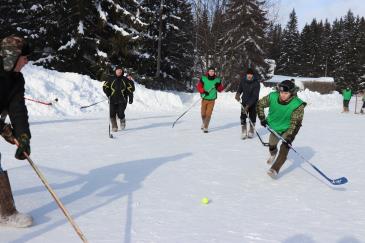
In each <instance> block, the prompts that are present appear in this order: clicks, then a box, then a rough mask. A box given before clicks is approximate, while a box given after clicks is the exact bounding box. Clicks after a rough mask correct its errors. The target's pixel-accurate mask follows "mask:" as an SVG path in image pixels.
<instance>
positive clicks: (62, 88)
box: [23, 64, 342, 117]
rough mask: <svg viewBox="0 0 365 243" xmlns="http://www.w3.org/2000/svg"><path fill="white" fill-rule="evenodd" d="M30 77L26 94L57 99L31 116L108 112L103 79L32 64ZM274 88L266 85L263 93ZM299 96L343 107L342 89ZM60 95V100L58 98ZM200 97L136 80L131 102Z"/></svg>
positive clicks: (225, 103) (178, 102) (169, 104)
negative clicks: (97, 79)
mask: <svg viewBox="0 0 365 243" xmlns="http://www.w3.org/2000/svg"><path fill="white" fill-rule="evenodd" d="M23 74H24V77H25V80H26V91H25V92H26V97H28V98H32V99H36V100H40V101H46V102H53V104H54V105H52V106H45V105H40V104H38V103H34V102H31V101H27V106H28V110H29V114H30V116H42V117H63V116H78V115H82V114H88V113H89V114H93V113H96V112H107V110H108V104H107V102H106V96H105V95H104V93H103V91H102V83H101V82H98V81H96V80H93V79H91V78H90V77H89V76H86V75H80V74H76V73H61V72H57V71H53V70H48V69H45V68H43V67H39V66H35V65H32V64H28V65H27V66H26V67H25V68H24V69H23ZM271 91H272V89H271V88H267V87H264V86H262V87H261V92H260V97H263V96H264V95H267V94H268V93H270V92H271ZM298 95H299V97H300V98H302V99H303V100H304V101H306V102H307V103H308V108H309V109H316V110H328V109H339V107H341V102H342V98H341V96H340V95H339V94H338V93H335V94H329V95H321V94H319V93H317V92H311V91H309V90H304V91H301V92H299V94H298ZM56 98H58V102H54V100H55V99H56ZM198 99H199V94H197V93H194V94H191V93H182V92H166V91H155V90H150V89H147V88H145V87H144V86H142V85H139V84H136V92H135V96H134V103H133V104H132V105H128V108H127V111H128V110H135V111H148V112H154V111H176V112H180V111H182V110H184V109H186V108H188V107H189V106H191V105H192V104H193V103H194V102H196V100H198ZM102 100H105V102H101V103H100V104H98V105H95V106H92V107H90V108H87V109H83V110H80V107H81V106H85V105H89V104H93V103H95V102H98V101H102ZM218 102H219V105H220V107H224V108H225V109H230V108H236V107H237V102H236V101H235V99H234V93H232V92H227V93H222V94H219V100H218Z"/></svg>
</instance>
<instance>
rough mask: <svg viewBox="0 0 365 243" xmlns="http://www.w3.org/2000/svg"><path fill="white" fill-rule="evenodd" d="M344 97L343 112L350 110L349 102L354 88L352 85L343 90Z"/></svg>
mask: <svg viewBox="0 0 365 243" xmlns="http://www.w3.org/2000/svg"><path fill="white" fill-rule="evenodd" d="M342 97H343V111H342V112H349V111H350V110H349V103H350V100H351V97H352V90H351V89H350V87H347V88H346V89H344V90H342Z"/></svg>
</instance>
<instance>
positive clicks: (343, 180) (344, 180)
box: [266, 126, 348, 186]
mask: <svg viewBox="0 0 365 243" xmlns="http://www.w3.org/2000/svg"><path fill="white" fill-rule="evenodd" d="M266 129H267V130H269V131H270V132H271V133H273V134H274V135H275V136H276V137H277V138H279V139H280V140H281V141H282V142H283V143H286V144H287V145H288V146H289V148H291V149H292V150H293V151H294V152H295V153H296V154H297V155H298V156H299V157H300V158H302V159H303V160H304V161H305V162H307V163H308V164H310V166H312V167H313V169H315V170H316V171H317V172H318V173H319V174H320V175H321V176H323V177H324V178H325V179H326V180H327V181H329V182H330V183H331V184H332V185H335V186H338V185H342V184H345V183H347V182H348V180H347V178H346V177H341V178H338V179H331V178H328V176H326V175H325V174H324V173H323V172H322V171H321V170H320V169H318V168H317V167H316V166H315V165H314V164H312V163H311V162H309V161H308V160H307V159H306V158H304V157H303V156H302V155H301V154H300V153H299V152H297V151H296V150H295V149H294V148H293V146H292V145H291V144H290V143H288V142H287V141H286V140H285V139H284V138H283V137H282V136H280V135H279V134H278V133H277V132H275V131H274V130H273V129H271V128H270V127H269V126H266Z"/></svg>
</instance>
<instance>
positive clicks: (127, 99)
mask: <svg viewBox="0 0 365 243" xmlns="http://www.w3.org/2000/svg"><path fill="white" fill-rule="evenodd" d="M123 74H124V71H123V68H122V67H121V66H116V68H115V78H114V79H111V80H108V81H105V82H104V85H103V91H104V93H105V94H106V96H107V97H108V98H109V115H110V122H111V124H112V131H113V132H117V131H118V124H117V118H116V117H117V116H118V118H119V120H120V129H121V130H124V129H125V126H126V120H125V109H126V108H127V103H129V104H132V103H133V92H134V84H133V81H132V80H130V79H128V78H127V77H125V76H124V75H123Z"/></svg>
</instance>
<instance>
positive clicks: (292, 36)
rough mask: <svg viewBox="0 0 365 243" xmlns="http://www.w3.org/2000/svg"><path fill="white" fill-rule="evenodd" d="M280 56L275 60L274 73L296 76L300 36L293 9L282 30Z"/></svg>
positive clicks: (297, 72)
mask: <svg viewBox="0 0 365 243" xmlns="http://www.w3.org/2000/svg"><path fill="white" fill-rule="evenodd" d="M282 46H283V48H282V49H281V52H280V58H279V60H278V62H277V67H276V74H282V75H289V76H298V74H299V68H300V66H299V60H300V37H299V31H298V20H297V16H296V13H295V10H294V9H293V11H292V12H291V13H290V18H289V21H288V24H287V25H286V27H285V29H284V31H283V39H282Z"/></svg>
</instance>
